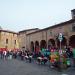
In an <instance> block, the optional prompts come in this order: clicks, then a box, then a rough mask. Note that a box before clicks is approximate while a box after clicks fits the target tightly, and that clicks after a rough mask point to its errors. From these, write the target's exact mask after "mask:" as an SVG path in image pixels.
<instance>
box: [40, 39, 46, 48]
mask: <svg viewBox="0 0 75 75" xmlns="http://www.w3.org/2000/svg"><path fill="white" fill-rule="evenodd" d="M42 48H44V49H46V48H47V43H46V41H45V40H41V42H40V49H42Z"/></svg>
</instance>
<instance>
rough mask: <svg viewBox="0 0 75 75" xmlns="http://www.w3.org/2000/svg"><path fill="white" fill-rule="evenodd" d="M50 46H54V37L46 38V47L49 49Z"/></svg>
mask: <svg viewBox="0 0 75 75" xmlns="http://www.w3.org/2000/svg"><path fill="white" fill-rule="evenodd" d="M50 47H55V40H54V39H49V40H48V49H50Z"/></svg>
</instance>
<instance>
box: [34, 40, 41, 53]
mask: <svg viewBox="0 0 75 75" xmlns="http://www.w3.org/2000/svg"><path fill="white" fill-rule="evenodd" d="M39 49H40V48H39V42H38V41H35V52H36V53H38V52H39Z"/></svg>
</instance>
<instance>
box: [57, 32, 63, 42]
mask: <svg viewBox="0 0 75 75" xmlns="http://www.w3.org/2000/svg"><path fill="white" fill-rule="evenodd" d="M62 36H63V35H62V33H59V36H58V39H59V41H60V42H61V41H62V40H63V37H62Z"/></svg>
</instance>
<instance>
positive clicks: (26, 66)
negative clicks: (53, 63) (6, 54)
mask: <svg viewBox="0 0 75 75" xmlns="http://www.w3.org/2000/svg"><path fill="white" fill-rule="evenodd" d="M74 71H75V69H73V68H72V69H68V70H66V71H63V72H58V71H56V70H54V69H51V68H49V66H48V65H39V64H36V63H27V62H25V61H21V60H16V59H12V60H0V75H65V74H67V75H75V74H74V73H75V72H74Z"/></svg>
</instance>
